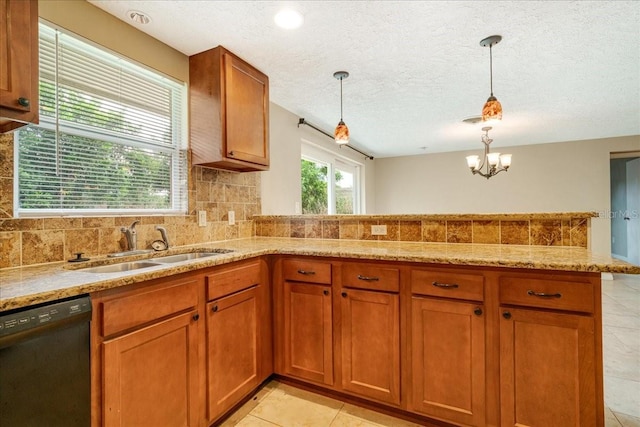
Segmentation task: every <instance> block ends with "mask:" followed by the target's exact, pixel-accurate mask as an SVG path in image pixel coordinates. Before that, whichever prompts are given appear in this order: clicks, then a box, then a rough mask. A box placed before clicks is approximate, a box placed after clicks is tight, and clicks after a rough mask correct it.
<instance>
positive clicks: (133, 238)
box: [120, 220, 140, 251]
mask: <svg viewBox="0 0 640 427" xmlns="http://www.w3.org/2000/svg"><path fill="white" fill-rule="evenodd" d="M139 223H140V221H138V220H136V221H133V223H132V224H131V225H130V226H129V227H122V228H121V229H120V231H122V232H123V233H124V237H125V238H126V239H127V247H128V250H129V251H135V250H136V249H138V247H137V246H138V239H137V237H138V235H137V233H136V224H139Z"/></svg>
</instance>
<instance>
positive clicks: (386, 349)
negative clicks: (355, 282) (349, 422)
mask: <svg viewBox="0 0 640 427" xmlns="http://www.w3.org/2000/svg"><path fill="white" fill-rule="evenodd" d="M340 301H341V318H342V327H341V329H340V330H341V344H342V350H341V354H342V357H341V362H342V388H343V389H344V390H348V391H351V392H353V393H357V394H360V395H362V396H366V397H370V398H373V399H377V400H379V401H382V402H387V403H392V404H396V405H398V404H400V317H399V296H398V295H396V294H388V293H382V292H373V291H363V290H356V289H344V290H343V292H342V294H341V298H340Z"/></svg>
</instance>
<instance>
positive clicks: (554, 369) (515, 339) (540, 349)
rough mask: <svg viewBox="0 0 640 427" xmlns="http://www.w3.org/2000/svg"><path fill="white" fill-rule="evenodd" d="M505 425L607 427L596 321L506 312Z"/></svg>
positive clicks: (502, 347) (503, 362)
mask: <svg viewBox="0 0 640 427" xmlns="http://www.w3.org/2000/svg"><path fill="white" fill-rule="evenodd" d="M500 312H501V316H500V382H501V391H500V408H501V419H502V422H501V425H502V426H523V427H524V426H530V427H537V426H545V427H554V426H557V427H570V426H575V427H578V426H579V427H590V426H601V425H602V424H601V421H602V420H601V419H600V422H598V419H599V417H600V416H599V415H598V411H597V408H598V406H600V405H602V402H597V401H596V396H597V394H598V393H597V392H596V383H597V381H596V376H597V373H596V372H597V371H598V369H597V368H596V360H597V358H596V356H595V354H596V349H595V345H594V342H595V341H596V340H595V337H594V332H595V323H594V319H593V318H592V317H590V316H586V315H584V316H583V315H577V314H565V313H552V312H546V311H538V310H528V309H520V308H505V307H503V308H501V309H500Z"/></svg>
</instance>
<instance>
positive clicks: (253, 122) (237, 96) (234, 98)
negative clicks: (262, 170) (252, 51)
mask: <svg viewBox="0 0 640 427" xmlns="http://www.w3.org/2000/svg"><path fill="white" fill-rule="evenodd" d="M223 61H224V67H225V74H224V76H225V85H224V86H225V95H224V96H225V107H226V109H225V114H226V117H225V131H226V138H225V140H226V153H225V154H226V156H227V157H229V158H232V159H236V160H244V161H247V162H251V163H257V164H259V165H264V166H269V80H268V78H267V76H265V75H264V74H262V73H260V72H259V71H257V70H256V69H254V68H253V67H250V66H249V65H248V64H246V63H245V62H243V61H241V60H239V59H237V58H235V57H234V56H232V55H230V54H229V53H226V52H225V53H224V54H223Z"/></svg>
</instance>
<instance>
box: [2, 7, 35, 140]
mask: <svg viewBox="0 0 640 427" xmlns="http://www.w3.org/2000/svg"><path fill="white" fill-rule="evenodd" d="M7 119H10V120H7ZM21 122H34V123H37V122H38V2H37V0H29V1H24V0H0V132H6V131H10V130H13V129H15V128H17V127H20V126H22V125H23V124H24V123H21Z"/></svg>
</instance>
